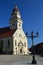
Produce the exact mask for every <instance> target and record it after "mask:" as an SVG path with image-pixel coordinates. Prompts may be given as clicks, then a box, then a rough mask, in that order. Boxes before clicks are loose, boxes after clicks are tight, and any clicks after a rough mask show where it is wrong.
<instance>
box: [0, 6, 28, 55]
mask: <svg viewBox="0 0 43 65" xmlns="http://www.w3.org/2000/svg"><path fill="white" fill-rule="evenodd" d="M9 24H10V26H9V27H4V28H0V54H1V53H2V54H13V55H26V54H28V52H29V51H28V40H27V37H26V35H25V33H24V31H23V28H22V24H23V21H22V19H21V15H20V12H19V9H18V7H17V6H15V7H14V9H13V11H12V14H11V18H10V20H9Z"/></svg>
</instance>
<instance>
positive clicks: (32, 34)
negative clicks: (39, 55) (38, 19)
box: [26, 31, 38, 64]
mask: <svg viewBox="0 0 43 65" xmlns="http://www.w3.org/2000/svg"><path fill="white" fill-rule="evenodd" d="M26 36H27V37H30V38H31V39H32V54H33V59H32V64H36V63H37V61H36V60H35V53H34V43H33V39H34V38H36V37H38V32H37V33H36V35H34V32H33V31H32V32H31V35H30V36H28V33H26Z"/></svg>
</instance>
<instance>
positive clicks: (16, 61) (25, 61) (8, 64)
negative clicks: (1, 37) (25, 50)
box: [0, 55, 43, 65]
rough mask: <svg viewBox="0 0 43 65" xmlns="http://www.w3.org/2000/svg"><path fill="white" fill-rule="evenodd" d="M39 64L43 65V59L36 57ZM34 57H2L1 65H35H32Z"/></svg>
mask: <svg viewBox="0 0 43 65" xmlns="http://www.w3.org/2000/svg"><path fill="white" fill-rule="evenodd" d="M35 57H36V60H37V64H34V65H43V57H40V56H35ZM31 61H32V56H31V55H29V56H14V55H0V65H33V64H31Z"/></svg>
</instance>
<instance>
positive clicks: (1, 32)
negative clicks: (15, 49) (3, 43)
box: [0, 27, 15, 38]
mask: <svg viewBox="0 0 43 65" xmlns="http://www.w3.org/2000/svg"><path fill="white" fill-rule="evenodd" d="M14 32H15V30H11V29H10V27H5V28H0V38H1V37H2V38H3V37H10V36H12V35H13V33H14Z"/></svg>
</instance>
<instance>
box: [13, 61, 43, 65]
mask: <svg viewBox="0 0 43 65" xmlns="http://www.w3.org/2000/svg"><path fill="white" fill-rule="evenodd" d="M12 65H43V62H37V64H31V62H27V61H24V62H19V63H18V62H17V63H13V64H12Z"/></svg>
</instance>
